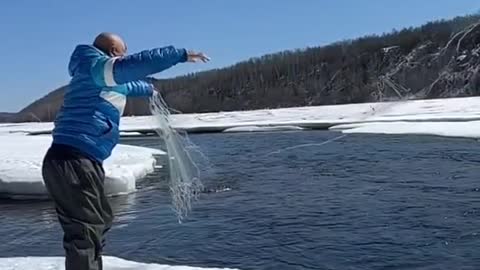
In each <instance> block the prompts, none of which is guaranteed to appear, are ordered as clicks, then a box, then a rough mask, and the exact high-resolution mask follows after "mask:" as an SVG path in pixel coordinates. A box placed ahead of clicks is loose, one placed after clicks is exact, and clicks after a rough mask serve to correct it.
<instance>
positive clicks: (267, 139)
mask: <svg viewBox="0 0 480 270" xmlns="http://www.w3.org/2000/svg"><path fill="white" fill-rule="evenodd" d="M335 136H338V134H336V133H329V132H288V133H257V134H229V135H225V134H206V135H195V136H191V137H190V138H191V139H192V140H193V141H194V142H195V143H196V144H197V145H198V146H200V147H201V149H202V151H203V152H204V153H205V154H206V155H207V156H208V157H209V159H210V161H211V163H212V165H213V168H211V170H210V171H209V173H208V174H207V176H206V179H205V184H206V186H207V188H208V191H209V192H205V193H203V194H202V195H201V197H200V200H199V201H198V202H197V203H196V204H195V206H194V211H193V212H192V213H191V214H190V217H189V219H188V220H186V222H185V223H183V224H179V223H178V222H177V219H176V217H175V215H174V213H173V211H172V210H171V209H170V206H169V201H170V196H169V193H168V188H167V186H166V184H165V176H164V175H165V172H164V171H162V169H160V170H159V171H157V172H155V174H154V175H151V176H149V177H148V178H147V179H144V180H143V181H142V182H141V183H139V186H138V187H139V190H138V192H136V193H135V194H131V195H128V196H122V197H117V198H113V199H112V204H113V206H114V208H115V211H116V215H117V220H116V224H115V227H114V228H113V229H112V231H111V232H110V234H109V235H108V246H107V250H106V252H107V254H108V255H114V256H119V257H122V258H126V259H129V260H135V261H142V262H156V263H162V264H172V265H191V266H212V267H231V268H240V269H280V270H283V269H342V270H344V269H480V182H479V176H480V145H479V144H478V142H476V141H474V140H467V139H451V138H450V139H447V138H438V137H429V136H392V135H388V136H380V135H349V136H347V137H345V138H342V139H340V140H338V141H334V142H332V143H330V144H326V145H324V146H321V147H307V148H297V149H293V150H290V151H285V152H279V153H276V154H272V155H268V154H269V153H270V152H272V151H276V150H279V149H282V148H286V147H291V146H294V145H296V144H308V143H318V142H322V141H325V140H327V139H331V138H333V137H335ZM124 143H131V144H136V145H147V146H156V145H157V144H158V143H157V139H156V138H143V139H138V138H137V139H125V140H124ZM225 188H228V189H230V190H228V189H225ZM215 191H219V192H215ZM0 214H1V219H0V235H1V236H0V237H1V238H0V240H1V241H0V242H1V244H0V256H3V257H6V256H19V255H34V256H47V255H63V250H62V247H61V233H62V232H61V230H60V227H59V226H58V224H57V223H56V217H55V215H54V212H53V211H52V209H51V205H50V203H49V202H24V203H12V202H7V201H4V202H1V204H0Z"/></svg>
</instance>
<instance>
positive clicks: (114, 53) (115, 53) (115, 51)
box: [108, 46, 117, 57]
mask: <svg viewBox="0 0 480 270" xmlns="http://www.w3.org/2000/svg"><path fill="white" fill-rule="evenodd" d="M108 55H109V56H110V57H114V56H117V49H116V48H115V46H112V47H111V48H110V51H109V52H108Z"/></svg>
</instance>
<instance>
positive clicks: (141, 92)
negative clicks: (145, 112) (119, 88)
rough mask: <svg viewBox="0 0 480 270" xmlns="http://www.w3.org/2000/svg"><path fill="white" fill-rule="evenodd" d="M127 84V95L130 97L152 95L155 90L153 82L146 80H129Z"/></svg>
mask: <svg viewBox="0 0 480 270" xmlns="http://www.w3.org/2000/svg"><path fill="white" fill-rule="evenodd" d="M126 86H127V96H130V97H145V96H151V95H152V94H153V91H154V90H153V89H154V86H153V84H151V83H149V82H147V81H144V80H138V81H132V82H128V83H127V84H126Z"/></svg>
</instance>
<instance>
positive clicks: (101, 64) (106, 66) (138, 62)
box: [91, 46, 187, 87]
mask: <svg viewBox="0 0 480 270" xmlns="http://www.w3.org/2000/svg"><path fill="white" fill-rule="evenodd" d="M186 61H187V51H186V50H185V49H177V48H175V47H173V46H168V47H163V48H156V49H152V50H145V51H142V52H139V53H136V54H132V55H128V56H124V57H113V58H110V57H106V56H105V57H101V58H99V59H98V60H97V61H96V62H95V63H94V64H93V65H92V70H91V72H92V77H93V79H94V81H95V83H96V84H98V85H99V86H102V87H105V86H109V87H113V86H116V85H121V84H125V83H128V82H133V81H137V80H142V79H143V78H145V77H146V76H149V75H153V74H155V73H158V72H161V71H163V70H166V69H168V68H170V67H172V66H174V65H176V64H178V63H183V62H186Z"/></svg>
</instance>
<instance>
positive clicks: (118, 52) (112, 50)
mask: <svg viewBox="0 0 480 270" xmlns="http://www.w3.org/2000/svg"><path fill="white" fill-rule="evenodd" d="M93 46H95V47H96V48H97V49H99V50H101V51H102V52H104V53H106V54H108V55H110V56H112V57H114V56H123V55H125V54H126V53H127V45H126V44H125V42H124V41H123V39H122V38H121V37H120V36H119V35H117V34H113V33H107V32H104V33H101V34H100V35H98V36H97V37H96V38H95V41H94V42H93Z"/></svg>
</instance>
